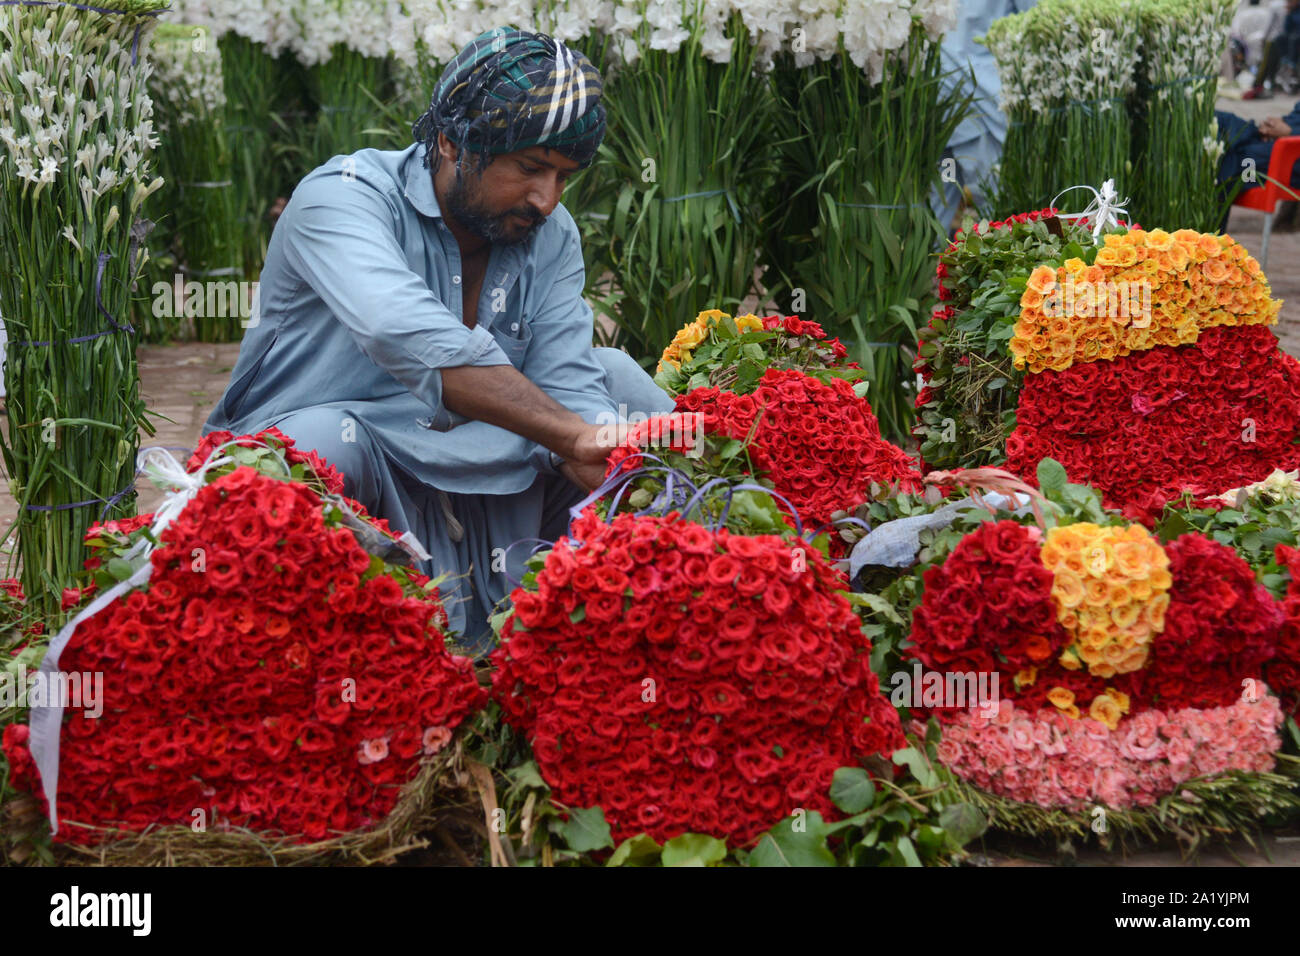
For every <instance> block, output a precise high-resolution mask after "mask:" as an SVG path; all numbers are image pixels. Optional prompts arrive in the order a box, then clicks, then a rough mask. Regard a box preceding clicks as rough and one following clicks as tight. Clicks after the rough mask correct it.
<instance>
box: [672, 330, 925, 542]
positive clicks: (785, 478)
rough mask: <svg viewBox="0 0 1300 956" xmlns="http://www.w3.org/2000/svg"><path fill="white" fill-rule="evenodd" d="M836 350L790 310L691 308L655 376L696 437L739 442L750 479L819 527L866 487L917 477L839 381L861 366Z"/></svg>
mask: <svg viewBox="0 0 1300 956" xmlns="http://www.w3.org/2000/svg"><path fill="white" fill-rule="evenodd" d="M844 356H845V352H844V349H843V347H842V346H841V345H840V344H839V342H838V341H837V340H830V341H825V333H824V332H823V331H822V329H821V327H820V326H819V325H818V324H817V323H815V322H809V321H805V320H802V319H799V318H798V317H797V316H775V315H773V316H767V317H766V318H761V319H760V318H758V317H756V316H741V317H739V319H737V320H735V321H732V320H731V319H730V317H728V316H726V315H725V314H723V313H701V316H700V317H699V318H697V320H696V322H695V323H693V324H691V325H689V326H687V327H686V328H685V329H683V330H682V331H681V332H680V333H679V334H678V336H677V337H675V338H674V340H673V342H672V343H671V344H670V345H669V346H668V348H667V349H666V350H665V352H664V357H663V362H664V367H662V368H661V370H660V373H659V375H658V377H657V379H656V381H658V382H659V383H660V384H661V385H662V386H663V387H665V388H667V389H669V390H670V391H675V392H677V393H678V395H677V408H678V411H680V412H690V413H698V414H699V415H700V416H701V418H702V424H703V429H704V431H705V432H706V433H713V434H717V435H725V436H727V437H730V438H732V439H736V440H742V441H744V442H745V443H746V444H747V445H749V446H750V447H751V448H752V449H753V455H754V457H753V459H752V462H753V466H754V469H755V474H756V476H757V477H762V478H766V479H768V480H769V481H770V482H771V483H772V486H773V487H774V488H775V489H776V490H777V491H778V492H780V493H781V494H782V495H784V496H785V497H786V498H787V499H789V501H790V502H791V503H792V504H793V505H794V506H795V508H796V510H797V511H798V514H799V517H800V519H801V520H802V521H803V523H804V524H805V525H808V526H811V527H814V528H820V527H822V526H825V525H828V524H830V523H831V522H832V520H833V518H834V516H835V514H836V512H840V511H850V510H852V509H854V508H856V507H857V506H858V505H860V504H862V503H863V502H864V501H866V500H867V499H868V498H869V497H871V495H872V493H873V491H874V492H879V491H880V489H882V488H886V487H898V486H905V487H907V488H917V487H919V482H920V475H919V474H918V473H917V471H916V467H915V463H914V462H913V460H912V459H911V458H909V457H908V456H907V455H906V454H905V453H904V452H903V451H902V450H901V449H899V448H898V447H896V446H895V445H892V444H890V443H889V442H887V441H885V440H884V439H883V438H882V437H881V435H880V427H879V425H878V423H877V422H876V418H875V416H874V415H873V414H872V412H871V406H870V405H869V404H868V403H867V401H866V400H865V399H864V398H862V397H861V396H860V394H859V389H858V388H855V386H853V385H850V384H849V382H850V381H852V380H854V379H857V378H859V377H860V376H861V374H862V372H861V370H860V369H858V368H857V366H856V365H854V364H845V363H844V362H843V359H844ZM705 383H716V384H710V385H706V384H705ZM718 385H721V387H717V386H718ZM688 389H689V390H688Z"/></svg>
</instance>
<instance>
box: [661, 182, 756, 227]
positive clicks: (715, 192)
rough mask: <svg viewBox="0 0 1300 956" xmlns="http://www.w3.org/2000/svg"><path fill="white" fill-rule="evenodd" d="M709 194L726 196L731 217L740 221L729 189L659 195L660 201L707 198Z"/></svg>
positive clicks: (737, 209)
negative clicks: (680, 194) (677, 194)
mask: <svg viewBox="0 0 1300 956" xmlns="http://www.w3.org/2000/svg"><path fill="white" fill-rule="evenodd" d="M709 196H726V197H727V205H728V206H730V207H731V215H732V218H734V219H735V220H736V222H737V223H739V222H740V209H739V208H738V207H737V206H736V200H735V198H734V197H733V196H732V195H731V190H730V189H706V190H704V191H703V192H698V193H686V194H685V195H682V196H660V197H659V201H660V202H681V201H682V200H683V199H707V198H708V197H709Z"/></svg>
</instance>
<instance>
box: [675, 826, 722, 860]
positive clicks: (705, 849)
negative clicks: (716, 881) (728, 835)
mask: <svg viewBox="0 0 1300 956" xmlns="http://www.w3.org/2000/svg"><path fill="white" fill-rule="evenodd" d="M726 855H727V844H725V843H723V842H722V841H721V840H719V839H718V838H717V837H711V836H708V835H707V834H703V833H683V834H682V835H681V836H676V837H673V838H672V839H671V840H669V841H668V842H667V843H665V844H664V849H663V857H662V859H663V864H664V866H713V865H714V864H716V863H721V862H722V861H723V859H724V858H725V857H726Z"/></svg>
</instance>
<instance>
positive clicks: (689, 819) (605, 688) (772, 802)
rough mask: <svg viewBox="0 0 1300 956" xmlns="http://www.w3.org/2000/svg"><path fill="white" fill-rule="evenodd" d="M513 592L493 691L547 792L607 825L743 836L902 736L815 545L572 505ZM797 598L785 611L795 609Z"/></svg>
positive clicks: (824, 805)
mask: <svg viewBox="0 0 1300 956" xmlns="http://www.w3.org/2000/svg"><path fill="white" fill-rule="evenodd" d="M539 560H541V562H542V563H541V565H540V568H539V569H538V570H537V571H536V572H535V575H532V576H530V579H526V581H525V587H523V588H520V589H517V590H516V591H515V592H514V594H513V595H512V600H513V602H514V611H513V613H512V614H511V615H510V617H509V618H508V619H507V620H506V622H505V625H504V627H503V631H502V644H501V646H500V647H499V648H498V649H497V651H496V652H495V653H494V655H493V659H494V662H495V663H496V665H497V670H496V672H495V673H494V675H493V696H494V698H495V699H496V700H497V701H498V702H499V703H500V705H501V708H502V711H503V713H504V715H505V718H506V720H507V721H508V722H509V723H511V724H512V725H513V726H515V727H517V728H519V729H520V730H521V731H523V732H524V733H525V734H526V735H527V737H528V739H529V740H530V741H531V742H532V745H533V752H534V754H535V756H536V759H537V763H538V767H539V769H540V771H541V774H542V777H543V778H544V779H545V780H546V782H547V783H548V785H549V786H550V787H551V788H552V790H553V793H554V798H555V799H556V800H557V801H558V802H560V803H561V804H565V805H568V806H571V807H592V806H599V807H601V808H602V810H603V811H604V814H605V818H606V819H607V820H608V821H609V824H610V828H611V830H612V833H613V836H614V839H615V840H616V841H621V840H623V839H626V838H628V837H631V836H635V835H636V834H638V833H642V832H644V833H648V834H649V835H650V836H651V837H652V838H654V839H655V840H656V841H659V842H663V841H664V840H666V839H668V838H671V837H673V836H676V835H678V834H680V833H682V832H694V833H705V834H712V835H714V836H718V837H721V838H725V839H726V840H727V841H728V842H729V843H731V844H732V845H745V844H748V843H749V842H751V841H753V840H754V839H755V838H756V837H757V836H758V835H759V834H761V833H762V832H763V831H764V830H766V829H767V828H768V827H770V826H771V825H772V824H773V822H774V821H776V820H778V819H779V818H781V817H782V816H785V815H787V814H789V813H790V812H791V810H792V809H793V808H795V807H802V808H805V809H807V810H808V811H810V812H811V811H813V810H816V811H817V812H819V813H821V814H823V815H824V816H826V817H828V818H829V817H831V816H832V815H835V814H836V813H837V811H836V809H835V807H834V806H833V805H832V804H831V802H830V800H829V799H828V797H827V792H828V789H829V786H830V782H831V778H832V776H833V775H834V773H835V770H836V769H837V768H839V767H842V766H849V765H852V764H854V763H855V762H856V761H857V760H858V759H860V758H862V757H866V756H868V755H871V754H878V753H889V752H891V751H892V750H893V749H895V748H896V747H898V746H901V745H902V743H903V737H902V732H901V727H900V725H899V723H898V718H897V714H896V712H895V711H894V710H893V708H891V707H890V706H889V704H888V702H887V701H886V700H885V698H884V697H883V696H882V695H881V694H880V692H879V685H878V682H877V679H876V676H875V674H874V673H873V672H872V670H871V667H870V663H869V657H870V653H871V645H870V642H869V641H868V640H867V639H866V638H865V636H864V635H863V633H862V628H861V625H860V623H859V621H858V619H857V617H856V615H855V614H854V613H853V610H852V608H851V607H850V605H849V603H848V601H847V600H846V599H845V597H844V595H843V589H844V587H845V582H844V580H843V577H842V576H841V575H839V574H838V573H837V572H835V571H834V570H833V569H832V568H831V567H830V565H829V564H828V563H827V562H826V561H825V559H824V558H822V557H821V556H820V554H818V553H816V552H815V551H809V552H808V553H807V554H804V553H803V550H802V549H799V553H798V554H797V555H796V554H795V553H794V552H793V551H792V547H791V544H790V542H789V541H787V540H785V539H783V538H780V537H776V536H771V535H761V536H755V537H749V536H745V535H737V534H732V533H730V532H729V531H727V530H726V529H722V530H719V531H716V532H712V531H709V530H707V529H706V528H704V527H702V526H700V525H697V524H694V523H692V522H689V521H683V520H680V519H679V517H678V516H677V515H676V513H670V514H669V515H668V516H666V517H662V518H660V517H650V516H646V517H637V516H634V515H629V514H620V515H617V516H615V517H614V518H613V520H612V521H610V522H609V523H605V522H603V521H601V520H600V519H599V518H598V517H597V516H596V515H595V513H594V512H593V511H591V510H590V509H588V510H587V511H585V512H583V514H582V515H581V516H580V517H579V518H578V519H577V520H575V522H574V524H573V526H572V529H571V533H570V536H569V537H566V538H562V539H561V540H560V541H559V542H557V544H556V546H555V548H554V549H553V550H551V551H550V552H548V553H547V554H546V555H545V558H544V559H539ZM795 609H797V611H798V613H794V611H795Z"/></svg>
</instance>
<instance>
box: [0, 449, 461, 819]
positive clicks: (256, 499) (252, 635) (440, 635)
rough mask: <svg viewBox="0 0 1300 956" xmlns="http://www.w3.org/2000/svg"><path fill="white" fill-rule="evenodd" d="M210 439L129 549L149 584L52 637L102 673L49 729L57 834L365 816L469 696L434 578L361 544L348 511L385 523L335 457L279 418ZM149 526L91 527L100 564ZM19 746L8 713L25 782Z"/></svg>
mask: <svg viewBox="0 0 1300 956" xmlns="http://www.w3.org/2000/svg"><path fill="white" fill-rule="evenodd" d="M219 441H220V436H218V437H217V438H213V437H212V436H209V438H208V439H207V440H206V442H205V444H206V446H207V448H206V449H205V448H201V449H200V453H203V454H204V460H205V465H207V466H209V467H208V470H207V471H206V472H205V473H204V478H205V480H206V481H207V483H206V484H205V485H204V486H203V487H202V488H201V489H199V490H198V491H197V493H195V495H194V496H193V498H192V499H191V500H190V501H189V502H188V503H187V504H186V505H185V507H184V509H183V510H182V511H181V512H180V514H179V515H178V516H177V517H176V518H175V519H174V520H172V521H171V522H170V523H169V524H167V525H166V527H165V528H164V529H163V530H162V532H161V534H160V535H159V536H158V547H156V548H155V549H153V550H152V552H151V553H148V554H147V556H146V557H145V558H144V560H146V561H148V562H150V563H151V565H152V570H151V573H150V575H149V577H148V579H147V586H143V587H139V588H137V589H134V590H129V591H128V592H126V593H125V594H124V595H123V596H120V597H119V598H117V599H116V600H114V601H113V602H112V603H110V604H109V605H108V606H107V607H106V608H105V609H103V610H102V611H100V612H99V613H97V614H94V615H92V616H89V617H86V618H85V619H82V620H81V621H80V622H79V624H78V625H77V627H76V630H75V632H74V633H73V634H72V638H71V640H70V641H69V642H68V643H67V645H66V646H65V647H64V648H63V651H62V655H61V657H60V659H59V666H60V667H61V668H62V669H63V670H64V671H66V672H86V673H96V672H98V673H103V674H104V675H106V677H107V680H106V682H105V693H104V698H103V701H102V708H103V713H102V716H99V715H89V714H87V713H85V712H83V711H76V712H74V713H72V714H71V715H70V717H69V719H68V720H67V721H66V723H65V725H64V727H63V729H62V732H61V734H60V737H59V741H58V747H59V767H60V778H59V780H58V791H57V793H58V808H59V817H60V821H61V823H62V826H61V827H60V829H59V830H58V833H57V835H56V839H57V840H61V841H72V842H76V843H79V844H94V843H97V842H98V841H99V840H100V839H102V838H103V837H104V836H106V835H107V834H106V832H105V829H104V828H117V829H118V830H120V831H142V830H145V829H146V828H150V827H156V826H167V825H180V826H184V827H193V826H194V824H195V821H196V820H202V821H203V824H204V827H214V828H224V827H229V826H235V827H246V828H248V829H251V830H253V831H257V832H259V833H267V834H284V835H286V836H287V837H289V838H290V839H291V840H293V841H298V842H305V841H310V840H319V839H322V838H325V837H327V836H331V835H335V836H336V835H339V834H344V833H347V832H349V831H353V830H357V829H360V828H364V827H368V826H372V825H374V824H376V823H378V822H379V821H381V820H382V819H383V818H384V817H385V816H386V815H387V814H388V813H389V812H390V811H391V810H392V809H393V807H394V805H395V803H396V801H397V798H398V795H399V793H400V792H401V788H402V786H403V785H404V784H406V783H407V782H408V781H410V780H411V778H412V777H413V776H414V775H415V773H416V772H417V770H418V767H419V765H420V758H421V757H422V756H423V755H430V754H434V753H437V752H438V751H439V750H441V749H442V748H444V747H445V746H446V745H447V744H448V743H449V742H450V741H451V739H452V735H453V733H454V731H455V730H456V728H457V727H458V725H459V724H460V723H461V722H462V721H463V720H464V719H465V717H466V716H467V715H469V714H470V713H472V712H473V711H475V710H476V709H477V708H478V707H480V706H481V705H482V703H483V701H484V698H485V695H484V692H483V691H482V690H481V689H480V688H479V686H478V684H477V681H476V680H475V678H474V673H473V669H472V666H471V664H470V662H469V660H468V659H465V658H455V657H452V656H451V655H450V654H449V653H448V651H447V649H446V648H445V646H444V639H445V631H444V630H443V627H444V625H445V621H446V617H445V613H444V612H443V609H442V606H441V604H440V603H439V602H438V594H437V588H436V587H435V586H434V585H433V583H432V582H430V581H429V580H428V579H427V578H425V577H424V576H422V575H420V574H417V573H415V572H414V571H412V570H410V569H409V568H406V567H402V566H400V565H395V564H389V563H387V562H386V561H385V560H384V559H383V558H381V557H378V556H376V555H375V554H372V553H371V552H370V551H368V550H367V549H366V548H363V547H362V545H361V543H360V542H361V541H362V540H366V538H365V536H364V535H363V536H360V537H359V536H358V533H357V531H356V530H354V528H356V526H357V525H358V524H359V525H360V527H361V530H364V529H365V528H366V527H370V528H374V529H376V530H377V531H378V532H379V533H380V534H381V535H385V536H386V534H387V529H386V526H385V525H383V524H382V523H379V522H373V521H371V519H369V517H368V516H367V515H365V513H364V510H363V509H361V508H360V506H359V505H357V504H356V503H355V502H349V501H348V500H347V499H344V498H341V497H338V496H336V495H332V494H330V492H329V490H328V489H329V487H330V486H331V485H334V486H336V484H337V481H338V478H339V476H338V473H337V472H333V471H332V469H328V468H325V467H322V470H321V472H319V473H318V472H316V471H315V470H314V469H313V468H312V464H311V462H312V460H313V459H312V458H310V457H309V456H307V455H303V454H301V453H298V452H296V450H294V449H292V443H291V442H290V441H289V440H288V439H286V438H285V437H284V436H282V435H278V434H277V433H275V432H267V433H262V434H261V435H259V436H252V437H246V438H244V439H241V440H239V441H236V442H232V443H230V444H231V451H230V455H229V456H227V458H226V459H224V460H222V459H218V458H216V455H217V454H220V452H222V451H224V450H225V447H224V443H223V444H222V445H218V444H217V442H219ZM213 448H215V451H214V452H212V453H211V454H210V455H209V454H208V453H206V452H208V451H209V450H211V449H213ZM286 452H287V454H285V453H286ZM214 462H215V463H214ZM294 469H297V473H298V474H299V475H301V476H302V477H303V478H304V480H305V482H306V483H304V481H299V480H295V478H294V476H293V475H294V471H293V470H294ZM309 469H310V470H309ZM323 495H324V497H322V496H323ZM152 533H153V532H152V530H151V529H150V526H149V523H148V522H147V521H144V520H134V521H131V522H125V523H118V524H116V525H113V526H105V527H102V528H98V527H97V528H95V529H92V532H91V535H90V541H91V543H92V545H94V546H95V547H96V549H97V552H98V553H97V554H96V556H95V557H94V558H92V559H91V562H90V564H91V566H92V568H94V569H95V570H97V572H98V573H99V574H100V576H101V577H100V581H101V582H102V583H107V582H108V581H112V580H113V579H114V578H118V577H126V576H129V575H132V574H134V570H135V569H134V568H133V567H132V566H131V564H130V561H129V560H128V559H130V558H132V557H133V556H134V555H136V554H137V553H138V552H139V549H133V548H132V547H131V546H132V545H133V544H134V543H135V542H136V541H139V540H140V539H141V538H142V537H143V536H145V535H152ZM371 534H373V532H371ZM137 560H138V559H137ZM91 590H93V588H87V589H86V591H85V592H83V593H82V594H78V595H72V598H73V599H74V600H78V599H81V598H84V597H85V596H86V594H88V593H89V592H90V591H91ZM95 718H98V719H95ZM29 744H30V741H29V731H28V728H27V727H26V726H23V725H19V724H14V725H11V726H9V727H8V728H6V730H5V735H4V746H5V751H6V755H7V756H8V758H9V761H10V764H11V767H12V771H13V783H14V785H15V786H16V787H18V788H20V789H27V790H32V791H34V792H36V793H38V794H39V793H40V787H41V783H42V781H41V780H40V779H39V777H38V775H37V773H36V768H35V765H34V763H33V761H32V757H31V756H30V754H29V752H28V747H29ZM50 783H53V782H50ZM196 829H197V827H196Z"/></svg>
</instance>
